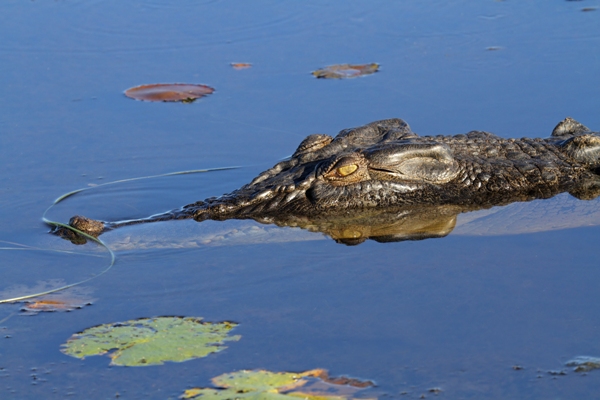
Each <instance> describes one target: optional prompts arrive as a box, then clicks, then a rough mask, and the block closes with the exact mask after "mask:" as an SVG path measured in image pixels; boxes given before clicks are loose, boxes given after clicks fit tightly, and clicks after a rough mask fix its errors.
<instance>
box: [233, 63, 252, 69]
mask: <svg viewBox="0 0 600 400" xmlns="http://www.w3.org/2000/svg"><path fill="white" fill-rule="evenodd" d="M231 66H232V67H233V69H248V68H252V64H250V63H242V62H236V63H231Z"/></svg>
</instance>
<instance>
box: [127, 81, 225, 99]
mask: <svg viewBox="0 0 600 400" xmlns="http://www.w3.org/2000/svg"><path fill="white" fill-rule="evenodd" d="M214 91H215V89H213V88H211V87H210V86H206V85H196V84H191V83H155V84H152V85H141V86H136V87H133V88H130V89H127V90H126V91H125V96H127V97H130V98H132V99H136V100H144V101H182V102H184V103H190V102H192V101H194V100H196V99H199V98H201V97H204V96H207V95H209V94H211V93H213V92H214Z"/></svg>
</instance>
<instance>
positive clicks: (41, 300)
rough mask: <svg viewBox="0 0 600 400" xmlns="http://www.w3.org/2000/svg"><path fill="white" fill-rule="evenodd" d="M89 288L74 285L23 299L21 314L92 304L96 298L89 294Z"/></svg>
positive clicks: (68, 309)
mask: <svg viewBox="0 0 600 400" xmlns="http://www.w3.org/2000/svg"><path fill="white" fill-rule="evenodd" d="M90 293H91V289H89V288H85V287H81V286H79V287H74V288H70V289H66V290H63V291H61V292H57V293H52V294H49V295H46V296H41V297H37V298H36V299H35V300H28V301H25V305H24V306H23V308H21V311H22V313H21V315H36V314H39V313H40V312H57V311H63V312H66V311H73V310H78V309H81V308H83V307H85V306H89V305H92V303H93V302H94V301H95V300H96V299H93V298H92V297H91V296H90Z"/></svg>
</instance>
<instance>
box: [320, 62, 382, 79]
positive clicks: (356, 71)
mask: <svg viewBox="0 0 600 400" xmlns="http://www.w3.org/2000/svg"><path fill="white" fill-rule="evenodd" d="M378 70H379V64H376V63H373V64H360V65H350V64H336V65H329V66H327V67H325V68H321V69H318V70H316V71H314V72H313V73H312V74H313V75H314V76H315V77H317V78H327V79H342V78H356V77H358V76H364V75H369V74H373V73H375V72H377V71H378Z"/></svg>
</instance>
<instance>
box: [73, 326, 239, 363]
mask: <svg viewBox="0 0 600 400" xmlns="http://www.w3.org/2000/svg"><path fill="white" fill-rule="evenodd" d="M201 321H202V318H193V317H187V318H184V317H157V318H142V319H136V320H131V321H126V322H117V323H112V324H104V325H99V326H95V327H92V328H89V329H86V330H85V331H83V332H81V333H77V334H75V335H73V336H72V337H71V338H69V340H68V341H67V343H65V344H63V345H62V349H61V351H62V352H63V353H65V354H67V355H69V356H72V357H77V358H81V359H83V358H85V357H87V356H95V355H102V354H107V353H109V352H111V353H110V354H108V355H109V357H110V358H111V359H112V361H111V365H121V366H128V367H133V366H148V365H160V364H163V363H164V362H165V361H173V362H182V361H187V360H191V359H193V358H201V357H206V356H207V355H209V354H211V353H215V352H218V351H221V350H224V349H226V348H227V347H226V346H224V345H223V342H225V341H230V340H239V339H240V336H239V335H238V336H228V334H229V332H230V331H231V330H232V329H233V328H235V327H236V326H237V324H236V323H233V322H217V323H209V322H201Z"/></svg>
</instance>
